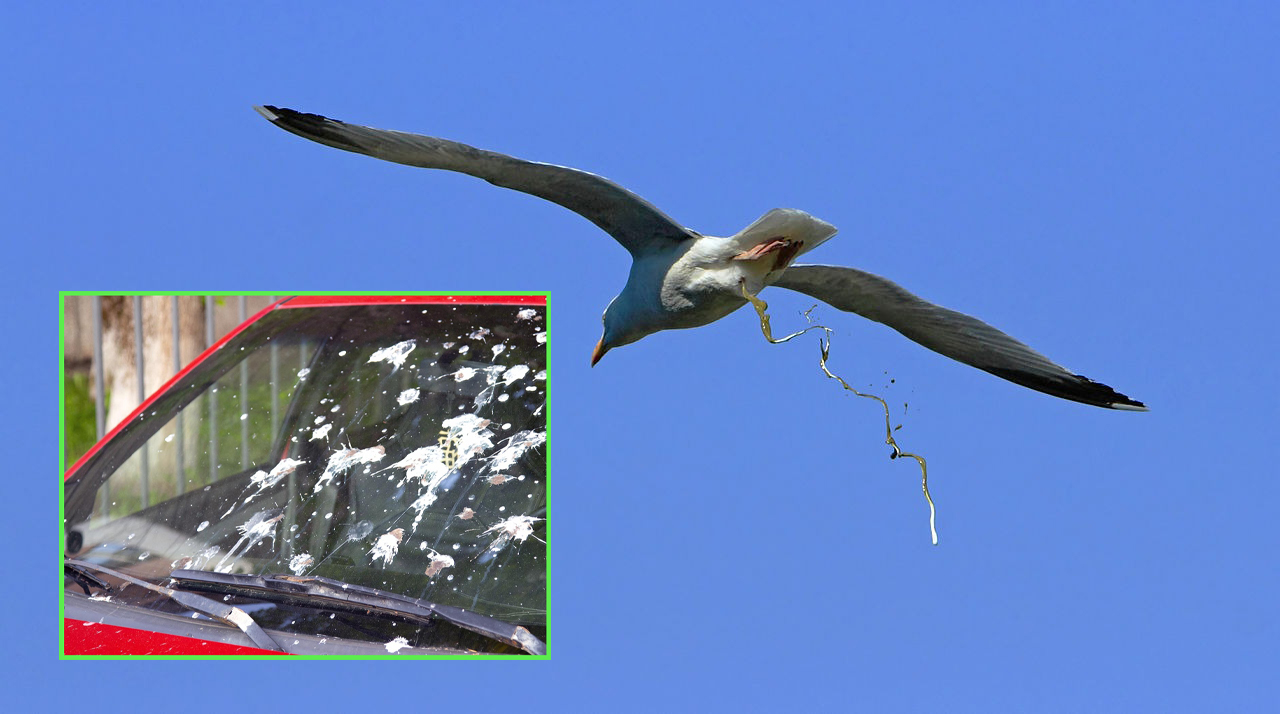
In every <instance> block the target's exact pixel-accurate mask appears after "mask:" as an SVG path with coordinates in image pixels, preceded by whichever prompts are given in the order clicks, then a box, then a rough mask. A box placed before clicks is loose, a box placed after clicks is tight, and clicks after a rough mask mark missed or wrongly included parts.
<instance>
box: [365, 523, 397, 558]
mask: <svg viewBox="0 0 1280 714" xmlns="http://www.w3.org/2000/svg"><path fill="white" fill-rule="evenodd" d="M403 540H404V529H403V528H396V529H395V530H392V531H390V532H388V533H383V534H382V535H380V536H378V542H376V543H374V544H373V547H372V548H370V549H369V555H371V556H373V559H374V560H381V561H382V565H383V567H386V566H388V565H391V561H392V559H394V558H395V557H396V551H397V550H399V549H400V543H401V541H403Z"/></svg>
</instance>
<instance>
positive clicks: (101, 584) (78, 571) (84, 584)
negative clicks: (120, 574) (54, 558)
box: [62, 561, 111, 595]
mask: <svg viewBox="0 0 1280 714" xmlns="http://www.w3.org/2000/svg"><path fill="white" fill-rule="evenodd" d="M62 574H63V575H64V576H65V577H68V578H71V579H72V580H74V581H76V585H79V586H80V587H81V589H83V590H84V594H85V595H92V594H93V593H92V592H90V591H89V588H91V587H94V588H97V589H99V590H106V591H110V590H111V586H110V585H108V584H107V581H105V580H103V579H102V578H99V577H98V576H96V575H94V574H93V571H92V570H90V569H89V568H86V567H84V566H83V565H80V564H78V563H75V562H72V561H66V562H64V563H63V564H62Z"/></svg>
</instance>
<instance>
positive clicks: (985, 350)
mask: <svg viewBox="0 0 1280 714" xmlns="http://www.w3.org/2000/svg"><path fill="white" fill-rule="evenodd" d="M773 284H774V285H776V286H778V287H783V288H788V289H790V290H797V291H799V292H802V293H804V294H806V295H811V296H813V297H815V298H818V299H819V300H822V301H823V302H826V303H829V304H830V305H832V306H833V307H836V308H839V309H841V310H846V311H848V312H855V313H857V314H859V315H862V316H863V317H866V318H868V319H871V320H875V321H876V322H879V323H883V324H885V325H888V326H889V327H892V328H893V329H895V330H897V331H898V332H901V333H902V334H904V335H906V336H907V337H908V338H910V339H911V340H914V341H915V342H918V343H920V344H922V345H924V346H925V347H928V348H929V349H931V350H933V351H934V352H938V353H940V354H943V355H946V356H947V357H950V358H951V359H954V360H958V361H960V362H964V363H965V364H968V365H972V366H974V367H977V368H978V369H981V370H985V371H987V372H990V373H992V374H994V375H996V376H997V377H1003V378H1004V379H1007V380H1009V381H1010V382H1014V383H1016V384H1021V385H1022V386H1024V387H1030V388H1031V389H1035V390H1037V391H1041V392H1044V393H1046V394H1052V395H1053V396H1055V397H1062V398H1063V399H1070V400H1072V401H1076V402H1083V403H1085V404H1092V405H1094V406H1098V407H1107V408H1110V409H1128V410H1133V411H1146V409H1147V408H1146V406H1145V405H1144V404H1143V403H1142V402H1139V401H1136V400H1134V399H1130V398H1129V397H1126V396H1125V395H1123V394H1120V393H1119V392H1117V391H1115V390H1114V389H1112V388H1111V387H1108V386H1107V385H1105V384H1099V383H1098V382H1095V381H1093V380H1091V379H1088V378H1086V377H1082V376H1080V375H1078V374H1073V373H1072V372H1070V371H1068V370H1067V369H1066V368H1064V367H1062V366H1061V365H1058V364H1055V363H1054V362H1053V361H1052V360H1050V359H1049V358H1047V357H1045V356H1044V355H1042V354H1040V353H1039V352H1036V351H1035V350H1033V349H1031V348H1030V347H1027V346H1026V345H1024V344H1022V343H1021V342H1019V341H1018V340H1015V339H1014V338H1012V337H1010V336H1009V335H1006V334H1005V333H1003V332H1001V331H1000V330H997V329H996V328H994V327H992V326H991V325H988V324H987V323H985V322H983V321H981V320H979V319H977V318H973V317H970V316H968V315H965V314H963V313H959V312H956V311H955V310H948V309H946V308H945V307H939V306H938V305H934V304H933V303H931V302H928V301H927V300H922V299H920V298H919V297H916V296H915V295H912V294H911V293H910V292H908V291H906V290H904V289H903V288H902V287H901V286H899V285H897V284H896V283H893V282H891V281H889V280H886V279H884V278H882V277H880V276H878V275H872V274H871V273H865V272H863V271H861V270H855V269H853V268H843V267H839V266H834V265H793V266H791V267H789V268H787V270H786V272H785V273H783V274H782V277H781V279H779V280H777V281H776V282H774V283H773Z"/></svg>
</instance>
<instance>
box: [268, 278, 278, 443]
mask: <svg viewBox="0 0 1280 714" xmlns="http://www.w3.org/2000/svg"><path fill="white" fill-rule="evenodd" d="M267 300H270V301H271V302H272V303H274V302H275V301H276V296H275V295H268V296H267ZM279 431H280V345H278V344H276V342H275V341H272V342H271V440H272V442H273V443H274V442H275V438H276V436H277V433H278V432H279Z"/></svg>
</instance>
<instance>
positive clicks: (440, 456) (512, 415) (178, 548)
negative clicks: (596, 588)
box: [67, 304, 546, 638]
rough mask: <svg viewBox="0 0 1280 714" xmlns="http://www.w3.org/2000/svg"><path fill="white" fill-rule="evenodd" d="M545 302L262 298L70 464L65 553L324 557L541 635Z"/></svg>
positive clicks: (116, 561)
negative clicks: (261, 304)
mask: <svg viewBox="0 0 1280 714" xmlns="http://www.w3.org/2000/svg"><path fill="white" fill-rule="evenodd" d="M544 315H545V308H543V307H542V306H537V307H530V306H517V305H467V304H456V305H455V304H406V305H394V304H393V305H357V306H338V307H332V306H326V307H304V308H293V309H276V310H273V311H271V312H270V313H268V314H267V315H265V316H264V317H263V318H261V319H260V320H258V321H257V322H255V323H254V324H252V325H251V326H250V327H249V328H248V329H246V330H245V331H244V332H242V333H241V334H239V335H237V336H236V337H235V338H234V339H232V340H231V341H229V342H228V343H227V344H225V345H224V346H223V347H222V348H221V349H219V350H218V351H217V352H215V353H214V354H213V355H211V356H210V357H209V358H208V359H206V360H205V362H203V363H201V365H200V366H198V367H197V368H196V369H195V370H193V371H192V372H190V373H189V374H187V375H186V376H184V377H183V379H182V380H181V383H179V384H176V385H174V386H173V387H172V388H171V389H170V390H169V391H168V392H167V393H166V394H165V396H164V397H162V398H160V399H158V400H157V401H156V402H155V403H153V404H152V405H151V406H149V407H148V409H147V411H146V412H145V413H144V414H142V415H141V416H140V417H139V418H138V419H137V420H136V422H135V423H132V424H130V425H129V426H128V427H127V428H126V429H125V430H124V431H122V432H121V433H120V434H117V435H116V437H115V438H113V439H112V440H111V442H110V443H109V444H107V445H106V446H105V447H104V448H103V449H102V450H101V451H100V452H99V453H97V454H95V455H94V456H93V457H92V458H91V459H90V460H89V461H88V462H86V464H85V465H84V466H82V467H81V468H80V469H79V470H78V471H77V473H76V474H75V475H74V476H73V478H72V479H71V480H69V481H68V482H67V518H68V529H69V531H68V546H67V547H68V555H71V556H74V557H76V558H80V559H83V560H87V561H91V562H94V563H98V564H101V565H106V566H108V567H111V568H114V569H118V570H121V571H123V572H126V573H129V574H131V575H134V576H135V577H141V578H145V579H149V580H153V581H155V580H158V579H160V578H163V577H164V576H166V575H168V574H169V572H170V571H171V570H173V569H174V568H186V569H195V570H209V571H216V572H222V573H250V574H263V573H285V574H289V573H292V574H295V575H322V576H325V577H329V578H333V579H337V580H342V581H345V582H348V583H355V584H359V585H364V586H368V587H374V588H379V589H382V590H387V591H390V592H393V593H396V594H400V595H405V596H409V597H414V598H423V599H426V600H428V601H431V602H435V603H439V604H447V605H453V606H456V607H461V608H465V609H467V610H469V611H472V612H477V613H480V614H484V615H489V616H492V617H496V618H499V619H502V620H505V621H507V622H511V623H516V624H521V625H524V626H527V627H531V628H538V629H535V630H534V631H535V632H538V631H539V630H541V635H542V636H543V637H544V638H545V630H542V629H541V628H544V627H545V621H546V600H545V589H546V535H545V534H546V520H545V519H546V457H545V453H546V450H545V447H544V443H545V440H546V409H545V406H546V371H545V368H546V333H545V327H544V325H545V323H544Z"/></svg>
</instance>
